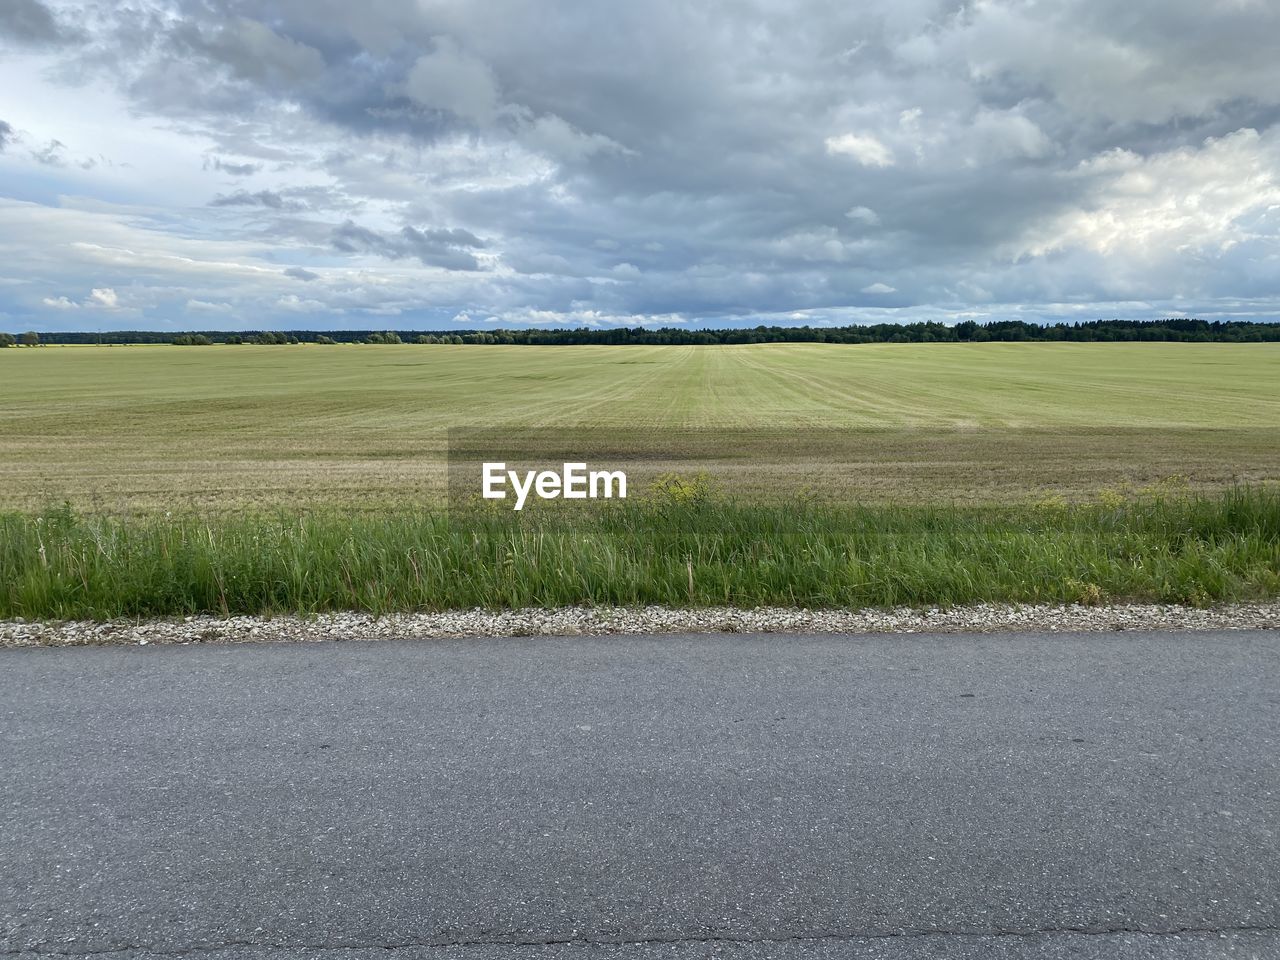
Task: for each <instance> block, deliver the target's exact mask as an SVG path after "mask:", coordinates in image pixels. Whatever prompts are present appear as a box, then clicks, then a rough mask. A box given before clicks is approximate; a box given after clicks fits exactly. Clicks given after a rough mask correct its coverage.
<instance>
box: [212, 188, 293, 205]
mask: <svg viewBox="0 0 1280 960" xmlns="http://www.w3.org/2000/svg"><path fill="white" fill-rule="evenodd" d="M286 205H287V206H289V207H290V208H291V209H301V205H300V204H296V203H288V204H287V203H286V201H285V199H284V197H282V196H280V194H278V193H276V192H275V191H274V190H258V191H256V192H255V193H249V192H248V191H247V190H237V191H235V192H234V193H229V194H223V193H220V194H218V195H217V196H216V197H214V198H213V199H212V200H210V201H209V206H211V207H269V208H270V209H272V210H283V209H284V208H285V207H286Z"/></svg>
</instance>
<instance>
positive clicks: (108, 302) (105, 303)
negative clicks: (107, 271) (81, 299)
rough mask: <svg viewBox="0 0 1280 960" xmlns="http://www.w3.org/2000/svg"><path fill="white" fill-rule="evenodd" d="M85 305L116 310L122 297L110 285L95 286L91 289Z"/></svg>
mask: <svg viewBox="0 0 1280 960" xmlns="http://www.w3.org/2000/svg"><path fill="white" fill-rule="evenodd" d="M85 306H92V307H101V308H102V309H104V310H115V309H116V308H118V307H119V306H120V298H119V297H118V296H117V295H116V292H115V291H114V290H112V289H111V288H110V287H94V288H93V289H92V290H91V291H89V299H88V300H86V301H85Z"/></svg>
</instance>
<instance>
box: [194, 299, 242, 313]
mask: <svg viewBox="0 0 1280 960" xmlns="http://www.w3.org/2000/svg"><path fill="white" fill-rule="evenodd" d="M186 310H187V312H188V313H213V314H229V313H234V312H235V308H234V307H233V306H231V304H229V303H212V302H210V301H208V300H194V299H192V300H188V301H187V305H186Z"/></svg>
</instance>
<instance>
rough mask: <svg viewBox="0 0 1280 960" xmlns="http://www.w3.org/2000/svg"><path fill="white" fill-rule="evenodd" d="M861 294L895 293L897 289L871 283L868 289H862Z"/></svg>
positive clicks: (885, 284) (884, 284)
mask: <svg viewBox="0 0 1280 960" xmlns="http://www.w3.org/2000/svg"><path fill="white" fill-rule="evenodd" d="M862 292H863V293H897V292H898V288H897V287H891V286H889V285H888V284H887V283H873V284H871V286H869V287H863V288H862Z"/></svg>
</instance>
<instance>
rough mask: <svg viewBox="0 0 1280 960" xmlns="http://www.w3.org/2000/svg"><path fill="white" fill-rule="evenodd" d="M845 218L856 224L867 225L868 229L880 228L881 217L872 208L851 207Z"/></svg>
mask: <svg viewBox="0 0 1280 960" xmlns="http://www.w3.org/2000/svg"><path fill="white" fill-rule="evenodd" d="M845 216H846V217H848V218H849V219H850V220H852V221H853V222H854V223H865V224H866V225H867V226H868V227H878V226H880V215H879V214H878V213H876V212H875V211H874V210H872V209H871V208H870V207H861V206H859V207H850V208H849V209H848V210H846V211H845Z"/></svg>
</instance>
